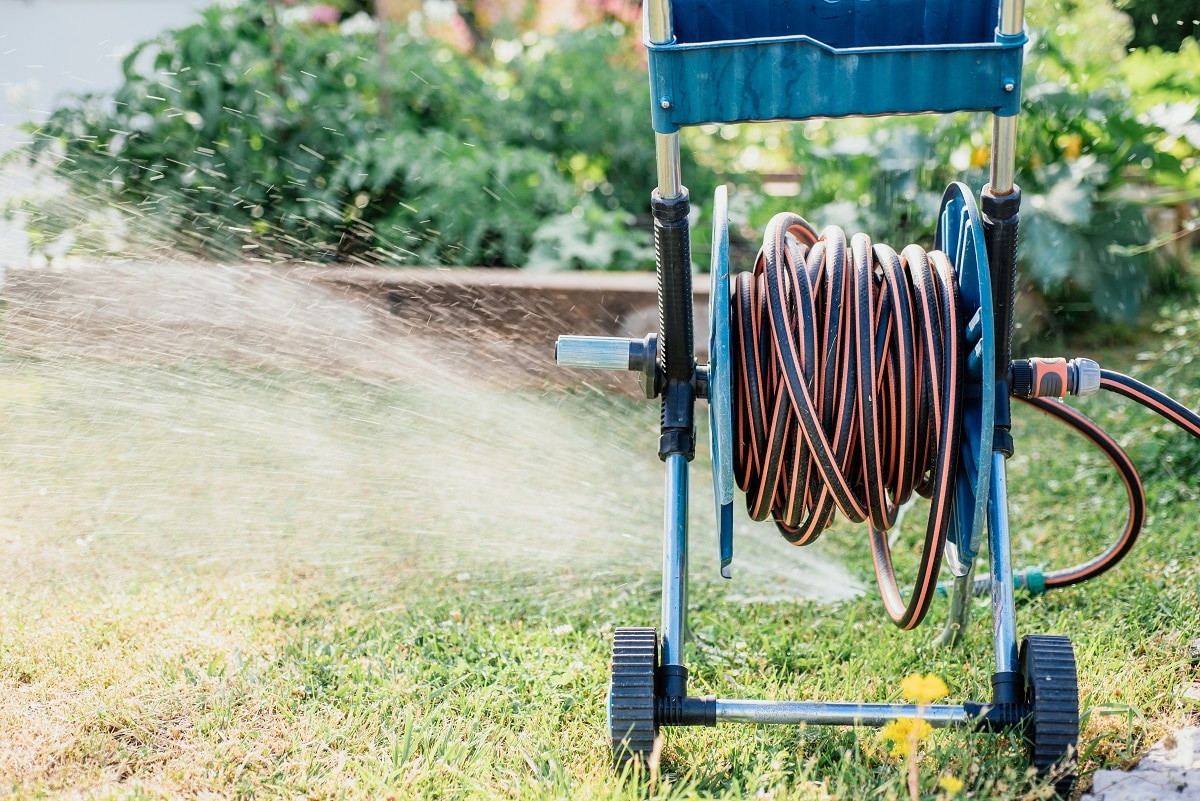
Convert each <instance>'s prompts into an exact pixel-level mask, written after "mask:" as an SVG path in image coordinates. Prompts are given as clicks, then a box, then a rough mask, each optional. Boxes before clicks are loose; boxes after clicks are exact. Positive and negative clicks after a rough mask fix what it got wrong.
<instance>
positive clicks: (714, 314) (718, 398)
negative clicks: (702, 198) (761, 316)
mask: <svg viewBox="0 0 1200 801" xmlns="http://www.w3.org/2000/svg"><path fill="white" fill-rule="evenodd" d="M709 278H710V280H711V281H712V285H711V288H710V289H709V293H708V320H709V322H708V432H709V440H710V443H711V447H712V470H713V496H714V498H715V499H716V507H717V539H718V542H719V543H720V549H721V575H722V576H724V577H725V578H730V577H731V575H730V570H729V565H730V563H731V562H732V561H733V488H734V484H733V397H732V396H733V384H732V375H731V365H730V351H729V326H730V319H729V318H730V310H729V198H728V193H727V192H726V189H725V187H724V186H718V187H717V192H716V195H715V196H714V197H713V236H712V262H711V269H710V272H709Z"/></svg>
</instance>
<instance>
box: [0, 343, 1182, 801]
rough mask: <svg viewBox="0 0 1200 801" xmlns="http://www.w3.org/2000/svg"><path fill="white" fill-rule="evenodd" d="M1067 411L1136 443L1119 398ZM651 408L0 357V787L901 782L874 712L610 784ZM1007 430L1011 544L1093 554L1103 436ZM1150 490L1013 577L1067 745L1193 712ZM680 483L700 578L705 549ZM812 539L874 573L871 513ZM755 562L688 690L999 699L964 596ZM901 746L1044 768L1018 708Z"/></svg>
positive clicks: (643, 606) (1000, 784) (417, 790)
mask: <svg viewBox="0 0 1200 801" xmlns="http://www.w3.org/2000/svg"><path fill="white" fill-rule="evenodd" d="M1118 357H1119V358H1120V359H1122V360H1124V359H1125V358H1126V356H1125V355H1123V354H1117V355H1116V356H1114V360H1113V363H1112V365H1111V366H1113V367H1115V368H1117V369H1120V368H1122V367H1124V366H1127V362H1124V361H1118V360H1117V358H1118ZM1174 380H1175V381H1177V382H1180V383H1178V384H1177V385H1176V387H1175V388H1182V387H1184V386H1187V382H1188V381H1190V380H1192V378H1189V377H1187V376H1176V377H1175V379H1174ZM1164 388H1165V389H1172V387H1170V386H1165V387H1164ZM1081 408H1083V409H1084V410H1085V411H1091V412H1092V413H1094V414H1095V415H1096V416H1097V417H1099V418H1100V419H1102V420H1104V421H1105V422H1106V423H1107V424H1110V425H1112V426H1113V430H1114V432H1116V433H1117V434H1118V436H1119V438H1121V439H1122V441H1123V442H1125V443H1126V444H1127V446H1129V447H1130V448H1131V452H1132V453H1134V454H1135V457H1136V455H1137V454H1138V453H1140V452H1144V453H1150V452H1152V448H1153V447H1154V442H1153V441H1152V440H1151V439H1150V437H1151V432H1150V421H1149V418H1148V417H1146V416H1145V415H1142V414H1141V413H1140V412H1139V411H1137V410H1136V409H1133V408H1132V407H1131V406H1130V405H1129V404H1127V403H1126V402H1125V401H1122V400H1119V399H1115V398H1111V399H1110V398H1105V397H1101V398H1098V399H1093V400H1089V401H1086V402H1084V404H1083V405H1082V407H1081ZM1101 410H1111V411H1104V412H1103V413H1102V411H1101ZM656 416H657V415H656V410H655V409H653V408H651V407H649V406H642V405H634V404H633V403H632V402H629V401H625V400H619V399H611V398H605V397H603V396H600V395H597V394H595V393H567V392H555V393H550V394H539V393H532V392H529V391H525V390H521V391H516V390H510V391H499V390H495V389H489V388H487V387H484V386H481V385H478V384H477V383H473V382H464V383H463V384H462V385H460V386H452V387H447V388H438V389H434V388H432V387H430V386H427V385H422V384H421V383H420V382H417V381H413V382H398V381H393V382H386V381H375V382H366V381H359V380H356V379H352V378H347V377H331V376H325V375H316V374H310V373H307V372H305V371H301V370H266V369H260V370H255V369H250V368H233V367H223V366H219V365H213V364H184V365H177V366H175V367H171V368H153V367H148V366H130V365H114V364H108V363H104V362H99V361H95V362H93V361H89V360H87V359H73V360H66V359H64V360H56V361H36V360H31V359H18V358H16V357H3V360H2V361H0V442H3V446H2V447H0V482H2V483H3V486H4V487H5V490H4V501H3V506H2V507H0V510H2V511H0V559H3V560H4V563H5V565H6V568H5V570H3V571H0V575H3V576H4V578H3V580H2V581H3V587H4V592H3V594H2V595H0V794H11V795H12V796H14V797H42V796H53V797H61V796H70V797H89V798H108V797H120V798H135V797H179V796H205V797H211V796H217V797H229V796H238V797H275V796H286V797H290V798H294V797H299V796H306V797H314V798H318V797H319V798H325V797H328V798H334V797H337V798H342V797H347V798H355V797H395V798H412V797H426V798H460V797H465V798H494V797H520V798H547V799H549V798H626V797H628V798H643V797H646V796H647V795H652V796H655V797H671V798H677V797H678V798H687V797H708V796H720V797H766V798H776V799H784V798H804V799H807V798H814V799H815V798H826V797H829V798H854V799H865V798H873V797H879V798H893V797H907V790H906V786H905V766H904V765H903V764H902V762H901V761H900V760H898V759H896V758H894V757H892V756H890V755H889V753H888V749H887V747H886V744H885V743H884V742H883V741H881V740H880V738H879V736H878V734H877V733H876V732H875V731H873V730H868V729H859V730H850V729H826V728H800V727H779V728H752V727H735V726H722V727H719V728H716V729H707V730H699V729H697V730H677V731H672V732H670V733H669V734H668V736H667V738H666V745H665V749H664V752H663V756H662V770H661V774H660V775H659V776H658V777H657V780H656V782H655V783H654V785H653V786H652V787H650V786H648V785H646V784H644V783H642V784H639V783H636V782H622V781H619V780H618V779H617V778H615V777H614V776H613V774H612V772H611V770H610V767H609V754H608V749H607V743H606V738H607V732H606V729H605V714H604V695H605V691H606V683H607V669H608V658H609V657H608V650H609V641H610V639H611V633H612V630H613V628H615V627H617V626H621V625H648V624H655V623H656V622H657V615H658V601H659V598H658V592H659V590H658V551H659V547H660V546H659V536H660V534H659V526H660V521H661V507H660V505H659V504H660V496H661V486H660V482H661V468H660V466H659V464H658V462H657V459H656V458H655V455H654V452H653V451H654V446H653V442H654V429H655V423H656ZM1126 430H1127V431H1128V432H1129V433H1128V435H1127V436H1125V435H1124V434H1123V433H1122V432H1124V431H1126ZM1016 436H1017V443H1018V446H1017V447H1018V454H1017V456H1016V457H1015V458H1014V459H1013V460H1012V464H1011V472H1010V486H1011V491H1012V493H1013V498H1012V501H1013V504H1012V507H1013V509H1012V511H1013V524H1014V539H1015V547H1016V549H1017V551H1018V563H1019V564H1018V566H1021V565H1025V564H1035V563H1036V564H1042V565H1044V566H1046V567H1047V568H1051V567H1054V566H1060V565H1064V564H1066V563H1068V562H1073V561H1078V560H1080V559H1081V558H1082V557H1084V556H1090V555H1091V554H1092V553H1094V552H1096V551H1098V550H1099V549H1101V548H1102V547H1103V545H1104V544H1105V543H1107V542H1108V541H1109V539H1110V538H1111V537H1113V536H1115V534H1116V532H1117V531H1118V530H1119V526H1120V525H1121V523H1122V521H1123V514H1124V511H1123V507H1122V503H1123V491H1122V489H1121V487H1120V486H1119V484H1118V482H1117V480H1116V479H1115V477H1112V476H1111V475H1110V474H1109V473H1107V472H1105V471H1104V469H1103V460H1102V458H1101V457H1099V456H1098V455H1093V454H1091V453H1089V452H1088V451H1086V450H1084V449H1083V448H1082V446H1077V445H1076V444H1075V443H1074V441H1073V438H1072V437H1071V435H1069V434H1067V433H1065V431H1063V432H1060V431H1058V430H1057V429H1056V428H1055V427H1054V425H1053V424H1052V423H1050V422H1049V421H1045V420H1041V419H1037V417H1036V416H1035V413H1033V412H1028V411H1026V410H1018V420H1017V430H1016ZM697 468H698V469H697V471H695V473H694V475H695V476H696V478H697V483H698V484H703V483H704V482H705V479H704V475H705V471H706V467H705V466H704V465H702V464H700V462H699V460H698V462H697ZM1149 494H1150V498H1151V514H1150V522H1149V525H1148V527H1147V531H1146V532H1145V534H1144V535H1143V540H1142V542H1140V543H1139V544H1138V546H1137V547H1136V549H1135V551H1134V552H1133V554H1132V555H1131V556H1130V557H1129V558H1128V559H1127V560H1126V561H1125V562H1124V563H1123V564H1122V565H1121V566H1120V567H1118V568H1117V569H1116V570H1115V571H1113V572H1112V573H1110V574H1108V575H1106V576H1105V577H1103V578H1101V579H1100V580H1098V581H1095V582H1093V583H1091V584H1088V585H1085V586H1083V587H1079V588H1073V589H1069V590H1065V591H1061V592H1057V593H1054V594H1051V595H1049V596H1047V597H1043V598H1037V599H1026V598H1021V599H1020V600H1019V604H1018V605H1019V609H1018V624H1019V629H1020V632H1021V633H1035V632H1043V633H1066V634H1070V635H1071V636H1072V638H1073V639H1074V640H1075V643H1076V649H1077V659H1078V662H1079V670H1080V686H1081V693H1082V698H1081V703H1082V707H1083V710H1084V716H1085V719H1084V724H1083V736H1082V738H1081V743H1080V747H1081V752H1082V755H1083V767H1084V770H1085V772H1090V771H1091V770H1094V769H1096V768H1098V767H1102V766H1122V765H1125V764H1127V763H1129V762H1130V761H1131V760H1134V759H1136V757H1137V755H1138V754H1139V753H1140V752H1141V750H1143V749H1144V748H1145V747H1146V746H1147V745H1149V743H1150V742H1152V741H1153V740H1154V739H1156V738H1158V737H1160V736H1162V735H1164V734H1166V733H1167V732H1168V731H1170V730H1171V729H1172V727H1177V726H1179V725H1183V724H1185V723H1188V722H1193V723H1194V722H1195V721H1196V720H1197V719H1198V717H1200V701H1198V700H1197V699H1196V695H1195V691H1194V690H1193V689H1192V688H1193V686H1194V683H1195V682H1196V681H1197V679H1198V678H1200V677H1198V673H1197V668H1196V667H1195V666H1194V665H1193V664H1191V663H1190V662H1189V658H1188V654H1187V644H1188V642H1189V641H1190V640H1192V639H1195V638H1197V637H1200V614H1198V613H1197V609H1200V567H1198V564H1197V558H1196V555H1197V553H1198V552H1200V535H1198V534H1197V531H1196V526H1195V522H1194V521H1196V520H1197V519H1200V503H1198V502H1197V500H1196V497H1195V495H1194V494H1193V493H1191V492H1190V491H1188V490H1186V489H1180V487H1179V486H1177V485H1174V484H1168V483H1163V482H1156V483H1154V484H1152V485H1151V486H1150V487H1149ZM697 495H698V497H697V498H696V499H695V501H694V506H695V507H697V509H696V512H695V515H694V517H695V520H696V521H697V523H696V531H697V535H696V547H695V550H694V554H693V560H692V570H693V574H694V575H696V576H698V577H704V576H712V575H714V574H715V573H716V565H715V548H714V547H712V546H711V543H710V539H711V534H710V533H709V529H708V528H707V523H706V521H707V519H708V515H709V511H708V510H709V506H708V499H707V498H706V497H705V496H704V494H703V491H702V490H701V489H700V488H699V487H698V488H697ZM740 515H741V513H740V512H739V516H740ZM738 525H739V527H740V530H741V531H744V530H745V528H746V527H747V526H748V525H749V524H747V523H745V522H744V518H740V519H739V524H738ZM701 526H705V527H704V528H701ZM749 547H751V546H750V545H748V544H747V540H746V539H745V538H744V537H743V539H742V540H741V544H740V545H739V548H742V549H745V548H749ZM818 547H822V548H824V549H826V550H827V551H828V552H832V553H834V554H837V555H838V556H839V557H840V558H841V559H843V560H844V561H845V563H846V564H848V565H849V566H850V568H851V570H852V571H854V573H855V574H856V575H857V576H859V578H860V579H861V581H862V582H863V584H864V585H865V586H867V587H868V588H870V587H871V586H872V584H873V579H872V578H871V577H870V575H869V557H868V554H867V550H866V546H865V534H864V532H862V531H861V530H854V529H851V528H848V527H845V526H843V527H840V528H838V529H837V530H835V531H832V532H830V533H829V534H827V535H826V537H825V539H824V540H823V543H822V544H821V545H820V546H818ZM737 565H738V563H737V562H735V574H736V573H737ZM900 565H901V568H903V567H904V561H903V559H901V560H900ZM735 584H736V582H735ZM758 589H759V588H755V587H748V588H747V587H743V588H741V590H740V592H739V593H730V592H726V591H725V590H724V589H723V588H720V587H718V586H716V582H715V581H712V580H708V579H704V580H701V581H698V582H697V584H696V586H695V590H694V592H693V593H692V604H693V608H692V616H691V623H692V627H693V630H694V640H693V642H692V643H691V645H690V646H689V650H688V654H689V655H688V659H689V668H690V670H691V673H692V677H693V684H692V687H693V691H694V692H698V693H715V694H717V695H719V696H722V697H759V698H778V699H823V700H842V699H844V700H864V701H896V700H899V699H900V688H899V684H900V680H901V679H902V678H903V677H905V676H907V675H909V674H911V673H916V672H921V673H926V672H933V673H936V674H938V675H940V676H942V677H943V678H944V679H945V681H946V683H947V685H948V687H949V690H950V697H949V699H948V700H949V701H950V702H959V701H962V700H968V699H976V700H979V699H984V698H986V696H987V694H988V692H989V677H990V673H991V670H992V665H991V641H990V625H989V622H988V602H987V601H986V599H980V600H978V601H977V602H976V603H975V608H974V612H975V618H974V619H975V622H976V625H974V626H973V627H972V628H971V629H970V631H969V633H968V635H967V637H966V640H965V642H964V643H963V644H962V645H961V647H959V648H958V649H956V650H953V651H945V650H942V651H938V650H935V649H934V648H933V647H932V645H931V640H932V638H933V636H934V634H935V633H936V630H937V628H938V626H939V625H940V621H941V619H944V616H945V610H946V603H945V601H939V602H938V603H937V605H936V606H935V608H934V610H933V612H932V613H931V615H930V618H929V621H930V622H929V623H927V625H926V626H924V627H923V628H922V629H920V630H918V631H917V632H916V633H912V634H906V633H903V632H900V631H898V630H896V629H895V628H894V627H893V626H892V625H891V623H890V622H887V620H886V616H885V615H884V612H883V610H882V606H881V603H880V602H879V600H878V599H877V597H875V595H874V593H873V591H872V590H870V589H868V592H867V593H866V594H865V595H864V596H863V597H861V598H858V599H855V600H850V601H844V602H841V603H838V604H834V605H820V604H816V603H812V602H805V601H795V600H792V601H783V600H776V601H773V602H758V603H755V602H751V603H746V602H740V601H737V600H734V596H735V595H737V594H740V595H743V596H745V595H751V596H752V595H755V594H757V590H758ZM919 768H920V780H921V788H922V793H923V794H924V796H925V797H928V798H937V797H941V796H945V792H944V791H943V790H940V789H939V787H938V779H939V778H940V777H942V776H945V775H950V776H954V777H957V778H961V779H962V780H963V781H965V783H966V787H965V789H964V791H963V792H964V793H970V794H971V795H972V796H973V797H976V798H1036V797H1042V796H1044V795H1045V794H1046V793H1047V789H1046V788H1045V787H1044V786H1043V785H1042V784H1040V783H1039V782H1038V781H1037V780H1036V778H1034V777H1032V776H1030V775H1029V774H1028V772H1027V771H1026V766H1025V758H1024V755H1023V751H1022V748H1021V746H1020V744H1019V742H1018V741H1017V740H1016V739H1015V737H1014V736H1012V735H991V734H974V733H966V732H961V731H957V732H955V731H939V732H935V733H934V734H933V735H932V736H931V737H930V738H929V739H928V740H927V741H926V742H925V744H924V747H923V751H922V756H921V759H920V763H919Z"/></svg>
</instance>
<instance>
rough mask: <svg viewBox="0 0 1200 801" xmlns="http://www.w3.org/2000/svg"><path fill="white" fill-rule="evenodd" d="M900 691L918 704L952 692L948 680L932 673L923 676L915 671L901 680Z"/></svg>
mask: <svg viewBox="0 0 1200 801" xmlns="http://www.w3.org/2000/svg"><path fill="white" fill-rule="evenodd" d="M900 692H901V693H902V694H903V695H904V697H905V698H907V699H908V700H910V701H912V702H914V703H917V704H930V703H933V702H934V701H936V700H937V699H939V698H941V697H942V696H943V695H946V694H947V693H948V692H950V690H949V688H947V687H946V682H944V681H942V679H941V677H940V676H935V675H933V674H932V673H929V674H926V675H924V676H922V675H921V674H919V673H914V674H912V675H911V676H909V677H908V678H906V679H905V680H904V681H902V682H900Z"/></svg>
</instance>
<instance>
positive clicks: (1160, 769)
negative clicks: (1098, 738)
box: [1083, 726, 1200, 801]
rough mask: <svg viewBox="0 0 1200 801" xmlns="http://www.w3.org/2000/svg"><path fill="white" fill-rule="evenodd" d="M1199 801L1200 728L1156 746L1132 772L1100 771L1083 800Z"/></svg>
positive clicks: (1172, 737)
mask: <svg viewBox="0 0 1200 801" xmlns="http://www.w3.org/2000/svg"><path fill="white" fill-rule="evenodd" d="M1168 799H1172V801H1200V727H1196V726H1192V727H1190V728H1187V729H1183V730H1181V731H1177V732H1175V734H1172V735H1170V736H1168V737H1167V738H1166V739H1164V740H1162V741H1160V742H1158V743H1155V744H1154V747H1153V748H1151V749H1150V750H1149V751H1148V752H1147V753H1146V755H1145V756H1143V757H1142V761H1141V762H1139V763H1138V765H1137V767H1136V768H1134V769H1133V770H1130V771H1123V770H1098V771H1096V773H1095V774H1093V776H1092V789H1091V791H1090V792H1088V793H1086V794H1085V795H1084V796H1083V801H1167V800H1168Z"/></svg>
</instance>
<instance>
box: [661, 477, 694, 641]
mask: <svg viewBox="0 0 1200 801" xmlns="http://www.w3.org/2000/svg"><path fill="white" fill-rule="evenodd" d="M665 506H666V516H665V517H666V519H665V521H664V523H665V525H664V528H663V582H662V583H663V586H662V664H664V665H682V664H683V637H684V631H685V630H686V627H687V563H688V559H687V535H688V520H687V514H688V462H687V458H686V457H685V456H684V455H683V454H681V453H673V454H671V455H669V456H668V457H667V490H666V504H665Z"/></svg>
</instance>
